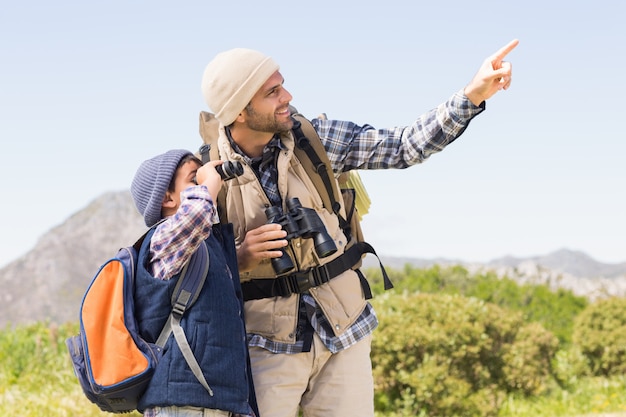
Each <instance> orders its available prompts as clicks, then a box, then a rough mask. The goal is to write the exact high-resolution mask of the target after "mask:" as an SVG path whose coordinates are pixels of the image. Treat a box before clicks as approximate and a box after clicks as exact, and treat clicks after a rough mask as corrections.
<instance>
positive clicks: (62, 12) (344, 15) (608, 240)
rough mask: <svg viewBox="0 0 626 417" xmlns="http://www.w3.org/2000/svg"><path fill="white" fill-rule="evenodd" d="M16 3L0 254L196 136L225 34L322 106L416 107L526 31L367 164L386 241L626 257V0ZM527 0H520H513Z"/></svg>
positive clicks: (374, 211)
mask: <svg viewBox="0 0 626 417" xmlns="http://www.w3.org/2000/svg"><path fill="white" fill-rule="evenodd" d="M211 3H214V2H208V1H181V2H164V1H150V2H139V1H130V2H127V1H124V2H122V1H118V0H113V1H108V2H79V1H74V2H73V1H65V0H60V1H57V2H44V1H40V0H38V1H29V0H25V1H22V2H12V3H10V4H7V5H5V6H4V7H3V11H2V14H0V54H1V57H2V58H1V65H0V139H1V146H2V151H1V152H0V178H1V179H2V188H3V191H4V198H3V204H2V215H3V218H4V221H5V224H4V225H3V226H2V232H3V239H2V240H1V243H0V245H2V246H1V247H0V249H1V250H0V267H1V266H4V265H5V264H7V263H8V262H10V261H12V260H14V259H16V258H17V257H19V256H21V255H23V254H24V253H26V252H27V251H28V250H30V249H31V248H32V247H33V246H34V245H35V244H36V242H37V240H38V239H39V238H40V237H41V236H42V235H43V234H45V233H46V232H47V231H48V230H50V229H51V228H53V227H55V226H57V225H60V224H61V223H63V222H64V221H65V220H66V219H67V218H69V217H70V216H71V215H72V214H74V213H75V212H77V211H79V210H81V209H83V208H85V207H86V206H87V205H88V204H89V203H90V202H91V201H93V200H94V199H95V198H97V197H99V196H100V195H102V194H103V193H105V192H107V191H117V190H123V189H127V188H128V187H129V185H130V182H131V180H132V176H133V174H134V172H135V170H136V168H137V166H138V165H139V163H140V162H141V161H143V160H144V159H147V158H149V157H151V156H153V155H155V154H157V153H160V152H163V151H165V150H167V149H170V148H181V147H182V148H188V149H190V150H194V151H195V150H196V149H197V148H198V146H199V145H200V137H199V135H198V124H197V120H198V112H199V111H200V110H205V109H206V105H205V103H204V101H203V99H202V95H201V93H200V80H201V76H202V72H203V70H204V67H205V66H206V64H207V63H208V62H209V61H210V59H211V58H212V57H213V56H214V55H215V54H216V53H218V52H221V51H223V50H226V49H230V48H232V47H248V48H253V49H258V50H260V51H263V52H264V53H266V54H268V55H271V56H272V57H274V59H275V60H276V61H277V62H278V63H279V64H280V65H281V72H282V74H283V76H284V77H285V80H286V81H285V86H286V88H287V89H288V90H289V91H290V92H291V93H292V95H293V97H294V99H293V102H292V104H294V105H295V106H296V107H297V108H298V109H299V110H300V111H301V112H302V113H304V114H305V115H307V116H311V117H312V116H315V115H316V114H318V113H321V112H326V113H327V114H328V115H329V116H330V117H332V118H337V119H344V120H352V121H354V122H357V123H360V124H364V123H369V124H371V125H373V126H375V127H388V126H395V125H406V124H409V123H410V122H412V121H413V120H414V119H415V118H416V117H417V116H418V115H419V114H421V113H423V112H424V111H427V110H429V109H431V108H433V107H435V106H436V105H438V104H439V103H441V102H443V101H445V100H446V99H447V98H448V97H449V96H451V95H452V94H453V93H454V92H455V91H457V90H459V89H461V88H463V87H464V86H465V85H466V84H467V82H468V81H469V80H470V79H471V77H472V76H473V75H474V73H475V72H476V70H477V69H478V67H479V66H480V64H481V63H482V61H483V59H485V58H486V57H487V56H488V55H490V54H491V53H493V52H495V51H496V50H497V49H499V48H500V47H501V46H503V45H505V44H506V43H507V42H509V41H510V40H511V39H514V38H517V39H519V40H520V44H519V46H518V47H517V48H516V49H515V50H514V51H513V52H512V53H511V54H510V55H509V57H508V58H507V60H509V61H511V62H512V63H513V83H512V86H511V88H510V89H509V90H508V91H505V92H500V93H498V94H497V95H496V96H495V97H493V98H492V99H491V100H490V101H489V102H488V103H487V111H486V112H484V113H483V114H481V115H480V116H478V117H477V118H476V119H475V120H473V121H472V123H471V125H470V126H469V128H468V130H467V131H466V132H465V133H464V134H463V136H462V137H461V138H460V139H459V140H458V141H456V142H455V143H453V144H452V145H450V146H449V147H448V148H446V149H445V150H444V151H443V152H442V153H440V154H437V155H434V156H432V157H431V158H430V159H429V160H427V161H426V162H425V163H424V164H422V165H419V166H416V167H412V168H409V169H408V170H399V171H375V172H364V173H362V177H363V180H364V182H365V185H366V187H367V189H368V191H369V194H370V197H371V198H372V200H373V205H372V208H371V210H370V213H369V214H368V215H367V216H366V217H365V220H364V229H365V234H366V237H367V239H368V240H369V241H370V242H371V243H372V244H373V245H374V247H375V248H376V249H377V251H378V253H379V254H382V255H393V256H411V257H421V258H431V257H444V258H452V259H462V260H466V261H488V260H490V259H493V258H497V257H500V256H505V255H512V256H520V257H522V256H533V255H542V254H546V253H549V252H551V251H554V250H558V249H561V248H568V249H572V250H580V251H583V252H585V253H587V254H588V255H590V256H592V257H593V258H595V259H597V260H599V261H603V262H608V263H615V262H624V261H626V250H625V249H626V197H625V191H624V190H625V189H626V187H625V186H626V163H625V161H624V160H625V158H626V138H625V137H624V136H625V135H624V133H623V130H622V126H623V125H624V121H625V120H626V116H625V115H624V109H625V107H624V104H623V101H624V97H625V96H626V82H625V81H624V79H623V76H624V75H623V74H625V73H626V53H625V52H626V29H625V26H624V24H623V17H624V16H625V15H626V13H625V12H626V10H625V9H626V6H624V5H623V4H622V3H620V2H612V1H605V0H600V1H594V2H582V1H571V2H568V3H561V2H558V4H557V2H554V3H555V4H554V5H551V4H550V2H545V1H542V2H539V1H534V0H530V1H525V2H514V3H502V2H494V1H485V2H473V3H471V2H465V1H460V0H452V1H448V2H430V3H428V4H420V3H425V2H406V1H405V0H403V1H397V0H389V1H385V2H362V1H358V2H357V1H347V2H341V1H334V2H330V1H326V0H322V1H316V2H291V3H284V4H271V5H269V4H267V2H258V1H240V2H222V3H223V4H222V5H213V4H211ZM515 3H519V4H515Z"/></svg>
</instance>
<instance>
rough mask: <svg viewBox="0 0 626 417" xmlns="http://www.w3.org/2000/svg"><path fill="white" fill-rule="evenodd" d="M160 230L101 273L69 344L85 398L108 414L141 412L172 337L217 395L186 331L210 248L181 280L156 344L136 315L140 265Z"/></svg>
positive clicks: (188, 266)
mask: <svg viewBox="0 0 626 417" xmlns="http://www.w3.org/2000/svg"><path fill="white" fill-rule="evenodd" d="M155 226H156V225H155ZM155 226H152V228H150V229H149V230H148V231H147V232H146V233H144V234H143V235H142V236H141V237H140V238H139V239H138V240H137V241H136V242H135V244H134V245H132V246H128V247H124V248H122V249H120V250H119V251H118V253H117V255H116V256H115V257H113V258H111V259H109V260H108V261H106V262H105V263H104V264H103V265H102V266H101V267H100V269H99V271H98V272H97V273H96V275H95V277H94V278H93V280H92V281H91V284H90V285H89V287H88V288H87V290H86V292H85V295H84V297H83V301H82V304H81V308H80V313H79V319H80V328H79V334H78V335H76V336H72V337H70V338H68V339H67V340H66V345H67V349H68V351H69V354H70V358H71V360H72V366H73V368H74V373H75V374H76V377H77V378H78V381H79V383H80V385H81V388H82V389H83V392H84V394H85V395H86V396H87V398H88V399H89V400H90V401H91V402H93V403H94V404H96V405H98V407H100V409H101V410H103V411H108V412H111V413H127V412H131V411H133V410H136V409H137V403H138V401H139V398H140V397H141V396H142V395H143V393H144V391H145V390H146V388H147V386H148V383H149V382H150V378H151V377H152V374H153V373H154V370H155V368H156V366H157V364H158V362H159V359H160V358H161V356H162V350H163V346H165V343H166V342H167V340H168V338H169V336H170V335H171V334H172V333H174V337H175V339H176V342H177V343H178V346H179V347H180V350H181V352H183V355H184V356H185V359H186V360H187V363H188V364H189V366H190V368H191V369H192V371H193V373H194V374H195V375H196V378H198V380H199V381H200V383H201V384H202V385H203V386H204V387H205V388H206V390H207V391H208V392H209V395H213V392H212V391H211V388H210V387H209V385H208V383H207V382H206V379H205V378H204V375H203V374H202V371H201V370H200V366H199V365H198V362H197V361H196V359H195V357H194V355H193V352H192V351H191V348H190V347H189V343H188V341H187V338H186V337H185V333H184V331H183V329H182V327H181V326H180V320H181V317H182V316H183V314H184V313H185V310H187V309H188V308H189V307H190V306H191V305H192V304H193V303H194V302H195V301H196V299H197V297H198V294H199V293H200V290H201V289H202V286H203V284H204V280H205V278H206V275H207V272H208V268H209V252H208V249H207V246H206V244H205V243H204V242H203V243H202V245H200V249H199V250H198V251H196V253H195V254H194V255H193V256H192V257H191V259H190V261H189V262H188V263H187V264H186V265H185V267H184V268H183V270H182V272H181V274H180V277H179V279H178V282H177V284H176V287H175V289H174V293H173V295H172V312H171V313H170V315H169V318H168V320H167V322H166V324H165V326H164V328H163V330H162V332H161V334H160V336H159V338H158V340H157V341H156V343H148V342H147V341H145V340H144V339H143V338H142V337H141V335H140V334H139V326H138V324H137V320H136V318H135V315H134V288H135V274H136V271H137V259H138V255H139V250H140V248H141V245H142V243H143V241H144V239H145V238H146V236H147V235H148V232H150V230H152V229H153V228H154V227H155Z"/></svg>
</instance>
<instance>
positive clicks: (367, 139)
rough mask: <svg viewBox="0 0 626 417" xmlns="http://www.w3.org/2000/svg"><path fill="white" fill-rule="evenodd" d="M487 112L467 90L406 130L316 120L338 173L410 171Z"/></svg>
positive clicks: (403, 128)
mask: <svg viewBox="0 0 626 417" xmlns="http://www.w3.org/2000/svg"><path fill="white" fill-rule="evenodd" d="M484 109H485V104H484V103H483V104H482V105H481V106H475V105H474V104H472V102H470V101H469V100H468V99H467V97H466V96H465V94H464V93H463V91H462V90H461V91H458V92H456V93H455V94H454V95H453V96H452V97H451V98H450V99H449V100H448V101H446V102H445V103H442V104H440V105H439V106H437V107H436V108H434V109H432V110H430V111H428V112H426V113H424V114H422V115H421V116H420V117H418V118H417V120H415V122H413V124H411V125H409V126H404V127H394V128H385V129H375V128H374V127H372V126H370V125H367V124H366V125H363V126H359V125H357V124H355V123H352V122H346V121H340V120H322V119H313V120H311V122H312V123H313V126H314V128H315V130H316V131H317V132H318V134H319V135H320V138H321V139H322V142H323V143H324V146H325V147H326V151H327V153H328V157H329V159H330V161H331V163H332V165H333V170H334V171H335V173H341V172H346V171H350V170H352V169H387V168H407V167H409V166H412V165H415V164H419V163H421V162H424V160H426V159H427V158H428V157H429V156H430V155H432V154H434V153H436V152H440V151H441V150H443V148H445V147H446V146H447V145H449V144H450V143H452V142H453V141H454V140H455V139H456V138H458V137H459V136H460V135H461V134H462V133H463V132H464V131H465V129H466V128H467V126H468V125H469V122H470V121H471V120H472V119H473V118H474V117H475V116H477V115H478V114H479V113H481V112H482V111H483V110H484Z"/></svg>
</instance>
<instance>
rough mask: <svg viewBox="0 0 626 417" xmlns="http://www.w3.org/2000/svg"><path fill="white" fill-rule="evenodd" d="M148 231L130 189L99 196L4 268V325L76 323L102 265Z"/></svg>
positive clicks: (0, 274)
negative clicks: (84, 299)
mask: <svg viewBox="0 0 626 417" xmlns="http://www.w3.org/2000/svg"><path fill="white" fill-rule="evenodd" d="M146 229H147V228H146V226H145V225H144V223H143V218H142V217H141V216H140V215H139V213H137V210H136V209H135V207H134V205H133V202H132V198H131V196H130V191H124V192H111V193H106V194H104V195H102V196H100V197H99V198H98V199H96V200H95V201H93V202H92V203H91V204H89V205H88V206H87V207H86V208H85V209H83V210H81V211H79V212H78V213H76V214H74V215H73V216H71V217H70V218H69V219H67V220H66V221H65V222H64V223H63V224H61V225H60V226H57V227H55V228H53V229H52V230H50V231H49V232H48V233H46V234H45V235H44V236H42V237H41V239H39V241H38V242H37V243H36V245H35V247H34V248H33V249H32V250H31V251H30V252H28V253H27V254H26V255H24V256H22V257H20V258H18V259H17V260H16V261H14V262H12V263H10V264H8V265H7V266H5V267H4V268H2V269H0V286H1V287H2V289H3V290H2V292H0V301H1V303H0V326H1V327H4V326H6V324H7V323H14V324H18V323H27V322H32V321H39V320H44V319H48V320H51V321H53V322H57V323H60V322H65V321H68V320H77V319H78V310H79V308H80V303H81V301H82V296H83V294H84V292H85V290H86V289H87V286H88V285H89V284H90V283H91V279H92V278H93V276H94V275H95V273H96V272H97V271H98V268H99V267H100V265H101V264H102V263H103V262H104V261H105V260H106V259H108V258H111V257H113V256H114V255H115V254H116V253H117V251H118V249H119V248H120V247H122V246H128V245H130V244H132V243H134V242H135V240H136V239H137V238H138V237H139V236H141V234H142V233H143V232H144V231H145V230H146Z"/></svg>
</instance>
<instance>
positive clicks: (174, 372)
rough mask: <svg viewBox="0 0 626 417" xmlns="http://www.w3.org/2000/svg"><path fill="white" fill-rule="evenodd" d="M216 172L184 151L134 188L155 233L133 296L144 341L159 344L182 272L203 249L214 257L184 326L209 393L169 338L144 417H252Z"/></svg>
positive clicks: (230, 244) (236, 287) (147, 172)
mask: <svg viewBox="0 0 626 417" xmlns="http://www.w3.org/2000/svg"><path fill="white" fill-rule="evenodd" d="M219 164H221V161H212V162H209V163H207V164H206V165H203V164H202V162H201V161H200V160H199V159H198V158H196V157H195V156H194V155H193V154H192V153H191V152H189V151H187V150H182V149H175V150H170V151H168V152H166V153H164V154H161V155H158V156H155V157H154V158H151V159H149V160H147V161H144V162H143V163H142V164H141V166H140V167H139V169H138V170H137V173H136V174H135V177H134V179H133V182H132V185H131V194H132V196H133V200H134V202H135V206H136V207H137V209H138V210H139V212H140V213H141V215H142V216H143V217H144V221H145V223H146V226H148V227H150V228H152V230H151V231H150V233H149V234H148V236H147V237H146V239H145V240H144V243H143V245H142V247H141V250H140V252H139V262H138V268H137V277H136V288H135V303H136V310H137V320H138V323H139V328H140V331H141V333H142V335H143V336H144V337H145V338H146V340H147V341H150V342H155V341H156V340H157V338H158V336H159V333H160V332H161V329H162V327H163V325H164V324H165V321H166V319H167V317H168V315H169V313H170V310H171V301H170V298H171V295H172V292H173V289H174V286H175V285H176V282H177V280H178V277H179V275H180V272H181V270H182V269H183V267H184V266H185V264H186V263H187V262H188V260H189V259H190V258H191V257H192V256H193V254H194V253H195V252H196V251H197V250H198V249H199V248H200V246H201V245H203V244H205V245H206V246H207V248H208V251H209V268H208V272H207V276H206V280H205V283H204V286H203V288H202V291H201V293H200V295H199V297H198V299H197V300H196V302H195V303H194V304H193V305H192V307H191V308H190V309H189V310H188V311H187V312H186V313H185V315H184V316H183V319H182V320H181V326H182V327H183V329H184V331H185V334H186V335H187V338H188V340H189V345H190V346H191V349H192V351H193V354H194V355H195V357H196V359H197V361H198V363H199V365H200V368H201V369H202V373H203V375H204V377H205V379H206V382H207V383H208V385H209V387H210V391H211V392H209V391H207V389H205V387H203V385H202V384H201V383H200V382H199V381H198V379H197V378H196V377H195V375H194V374H193V372H192V370H191V369H190V368H189V366H188V365H187V362H186V361H185V358H184V356H183V354H182V353H181V351H180V349H179V347H178V345H177V344H176V341H175V340H174V338H173V337H170V339H169V340H168V342H167V344H166V345H165V346H164V349H163V355H162V357H161V359H160V360H159V364H158V366H157V368H156V371H155V373H154V376H153V377H152V379H151V381H150V384H149V386H148V388H147V389H146V392H145V393H144V394H143V395H142V397H141V399H140V401H139V405H138V409H139V410H140V411H142V412H143V413H144V416H147V417H156V416H159V417H167V416H185V417H191V416H198V417H200V416H204V417H207V416H210V417H214V416H215V417H217V416H238V415H242V416H246V415H247V416H254V415H255V414H254V411H253V407H254V410H256V401H255V399H254V391H253V389H252V381H251V376H250V373H249V366H248V351H247V347H246V343H245V327H244V321H243V304H242V303H243V301H242V296H241V287H240V284H239V272H238V269H237V261H236V258H235V247H234V240H233V234H232V228H229V227H226V226H222V225H220V222H219V219H218V217H217V211H216V206H215V204H214V203H215V200H214V199H215V197H216V196H217V193H218V191H219V189H220V187H221V185H222V179H221V177H220V174H219V173H218V172H217V171H216V167H217V165H219ZM257 414H258V413H257Z"/></svg>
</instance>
